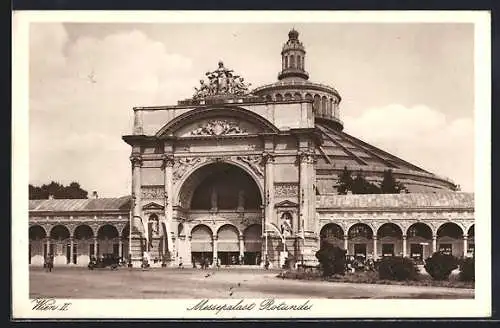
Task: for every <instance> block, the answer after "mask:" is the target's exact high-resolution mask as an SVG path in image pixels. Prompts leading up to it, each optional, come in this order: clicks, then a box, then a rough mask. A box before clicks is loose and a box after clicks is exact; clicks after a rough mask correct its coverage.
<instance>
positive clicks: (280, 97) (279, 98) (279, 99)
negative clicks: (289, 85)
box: [275, 93, 283, 101]
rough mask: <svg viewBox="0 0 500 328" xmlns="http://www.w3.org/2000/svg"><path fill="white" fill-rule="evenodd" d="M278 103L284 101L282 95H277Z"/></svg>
mask: <svg viewBox="0 0 500 328" xmlns="http://www.w3.org/2000/svg"><path fill="white" fill-rule="evenodd" d="M275 98H276V101H283V96H282V95H281V94H280V93H277V94H276V97H275Z"/></svg>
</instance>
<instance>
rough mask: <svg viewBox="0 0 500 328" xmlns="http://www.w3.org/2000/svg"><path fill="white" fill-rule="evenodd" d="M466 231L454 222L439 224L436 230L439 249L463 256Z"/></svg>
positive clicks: (446, 252)
mask: <svg viewBox="0 0 500 328" xmlns="http://www.w3.org/2000/svg"><path fill="white" fill-rule="evenodd" d="M463 236H464V231H463V229H462V227H460V226H459V225H458V224H456V223H454V222H446V223H443V224H441V225H440V226H439V228H438V229H437V232H436V237H437V250H438V251H439V252H442V253H445V254H451V255H453V256H456V257H461V256H463V254H464V248H463Z"/></svg>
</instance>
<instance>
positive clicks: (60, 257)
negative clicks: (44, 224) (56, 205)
mask: <svg viewBox="0 0 500 328" xmlns="http://www.w3.org/2000/svg"><path fill="white" fill-rule="evenodd" d="M69 237H70V233H69V230H68V228H66V227H65V226H63V225H60V224H59V225H56V226H54V227H53V228H52V229H51V230H50V239H51V242H50V247H49V254H53V255H54V264H56V265H57V264H69V263H70V261H71V256H70V247H69Z"/></svg>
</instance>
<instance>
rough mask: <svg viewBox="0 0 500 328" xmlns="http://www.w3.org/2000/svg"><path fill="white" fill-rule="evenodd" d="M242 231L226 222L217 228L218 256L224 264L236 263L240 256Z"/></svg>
mask: <svg viewBox="0 0 500 328" xmlns="http://www.w3.org/2000/svg"><path fill="white" fill-rule="evenodd" d="M239 237H240V232H239V230H238V228H236V227H235V226H234V225H232V224H224V225H223V226H221V227H220V228H219V229H218V230H217V257H218V258H219V259H220V263H221V264H222V265H234V264H238V263H239V258H240V240H239Z"/></svg>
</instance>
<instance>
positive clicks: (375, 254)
mask: <svg viewBox="0 0 500 328" xmlns="http://www.w3.org/2000/svg"><path fill="white" fill-rule="evenodd" d="M377 258H378V254H377V236H376V235H374V236H373V259H374V260H376V259H377Z"/></svg>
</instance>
